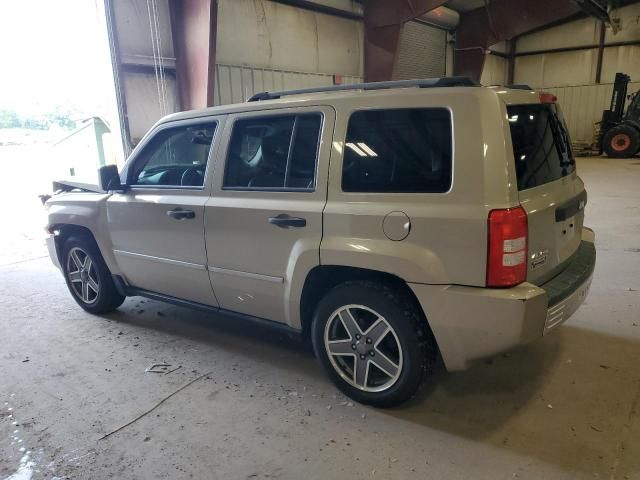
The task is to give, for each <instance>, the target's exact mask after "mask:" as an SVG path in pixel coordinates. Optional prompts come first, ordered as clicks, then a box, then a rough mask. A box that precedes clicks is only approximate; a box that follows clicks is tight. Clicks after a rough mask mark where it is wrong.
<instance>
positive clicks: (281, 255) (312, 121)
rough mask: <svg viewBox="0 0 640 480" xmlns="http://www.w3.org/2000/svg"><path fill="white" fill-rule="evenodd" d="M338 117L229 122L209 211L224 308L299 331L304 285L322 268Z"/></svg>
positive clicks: (212, 264)
mask: <svg viewBox="0 0 640 480" xmlns="http://www.w3.org/2000/svg"><path fill="white" fill-rule="evenodd" d="M334 119H335V114H334V111H333V109H332V108H330V107H308V108H301V109H278V110H269V111H263V112H251V113H242V114H237V115H232V116H230V117H229V121H228V123H227V128H226V129H225V132H224V139H223V143H224V145H226V148H225V147H224V146H223V149H222V152H225V154H224V158H219V161H218V162H217V163H216V174H215V175H214V178H215V183H214V188H213V194H212V197H211V198H210V199H209V201H208V202H207V204H206V206H205V230H206V234H205V236H206V247H207V257H208V267H209V275H210V277H211V281H212V284H213V286H214V289H215V291H216V297H217V298H218V301H219V302H220V306H221V307H222V308H224V309H227V310H232V311H236V312H240V313H244V314H248V315H253V316H256V317H261V318H265V319H269V320H273V321H277V322H283V323H287V324H289V325H292V326H294V327H299V319H298V313H297V312H299V296H300V292H301V290H302V285H303V283H304V280H305V277H306V274H307V272H308V271H309V270H310V269H312V268H313V267H314V266H316V265H318V264H319V249H320V240H321V237H322V211H323V208H324V205H325V202H326V192H327V184H326V182H327V174H328V167H329V155H330V150H331V136H332V132H333V125H334ZM292 312H293V313H292Z"/></svg>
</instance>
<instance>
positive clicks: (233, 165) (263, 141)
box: [223, 113, 322, 191]
mask: <svg viewBox="0 0 640 480" xmlns="http://www.w3.org/2000/svg"><path fill="white" fill-rule="evenodd" d="M321 126H322V115H321V114H319V113H308V114H307V113H305V114H299V115H277V116H261V117H256V118H247V119H241V120H238V121H236V122H235V124H234V125H233V133H232V135H231V143H230V145H229V151H228V153H227V164H226V170H225V175H224V184H223V186H224V188H226V189H237V190H269V189H274V190H283V189H284V190H308V191H310V190H313V189H314V186H315V172H316V161H317V156H318V145H319V139H320V130H321Z"/></svg>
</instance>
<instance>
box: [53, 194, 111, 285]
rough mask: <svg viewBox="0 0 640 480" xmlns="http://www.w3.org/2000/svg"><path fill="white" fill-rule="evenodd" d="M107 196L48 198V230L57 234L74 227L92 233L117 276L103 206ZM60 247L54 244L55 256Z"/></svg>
mask: <svg viewBox="0 0 640 480" xmlns="http://www.w3.org/2000/svg"><path fill="white" fill-rule="evenodd" d="M109 197H110V194H105V193H89V192H71V193H65V194H60V195H56V196H54V197H51V198H50V199H49V200H47V202H46V203H45V208H46V209H47V215H48V222H47V230H49V231H50V232H54V231H59V230H60V229H62V228H63V227H64V226H69V225H73V226H77V227H81V228H85V229H87V230H89V231H90V232H91V234H92V235H93V238H94V239H95V241H96V243H97V244H98V248H99V249H100V253H101V254H102V257H103V258H104V261H105V263H106V264H107V266H108V267H109V270H110V271H111V273H112V274H116V275H117V274H120V273H121V272H120V269H119V268H118V263H117V262H116V259H115V256H114V254H113V245H112V243H111V235H110V234H109V229H108V228H107V218H106V208H105V202H106V201H107V199H108V198H109ZM60 248H61V245H58V244H57V242H56V249H57V250H58V251H57V254H58V256H60V254H61V252H60Z"/></svg>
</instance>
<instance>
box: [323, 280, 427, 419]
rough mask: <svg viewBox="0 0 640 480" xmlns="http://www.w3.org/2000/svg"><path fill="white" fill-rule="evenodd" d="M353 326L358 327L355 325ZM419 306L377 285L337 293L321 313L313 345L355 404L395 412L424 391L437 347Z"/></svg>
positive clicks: (332, 292) (354, 285)
mask: <svg viewBox="0 0 640 480" xmlns="http://www.w3.org/2000/svg"><path fill="white" fill-rule="evenodd" d="M352 320H353V321H352ZM424 322H425V319H424V317H423V315H422V312H421V311H420V310H419V308H418V307H417V305H416V304H415V301H414V300H413V299H412V298H411V297H409V295H407V294H405V293H403V292H402V291H400V290H397V289H392V288H389V287H387V286H384V285H381V284H377V283H373V282H346V283H343V284H341V285H338V286H337V287H334V288H333V289H332V290H330V291H329V293H327V294H326V295H325V297H324V298H323V299H322V300H321V301H320V303H319V304H318V307H317V308H316V311H315V315H314V318H313V324H312V332H311V334H312V341H313V348H314V350H315V353H316V357H317V358H318V359H319V361H320V363H321V364H322V366H323V367H324V369H325V370H326V372H327V374H328V375H329V378H330V379H331V380H332V381H333V383H334V384H335V385H336V386H337V387H338V388H339V389H340V390H341V391H342V392H344V393H345V394H346V395H348V396H349V397H351V398H353V399H354V400H356V401H358V402H360V403H363V404H368V405H374V406H377V407H393V406H396V405H399V404H401V403H403V402H405V401H407V400H409V399H410V398H411V397H412V396H413V395H414V394H415V393H416V391H417V390H418V387H419V386H420V383H421V381H422V379H423V376H424V373H425V371H426V370H427V367H428V366H429V363H430V362H429V359H430V358H433V357H434V356H435V355H429V353H431V354H434V353H435V351H436V346H435V342H434V341H433V340H432V337H431V334H430V332H429V331H428V329H427V327H426V325H425V323H424Z"/></svg>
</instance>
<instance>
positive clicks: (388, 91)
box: [159, 79, 539, 123]
mask: <svg viewBox="0 0 640 480" xmlns="http://www.w3.org/2000/svg"><path fill="white" fill-rule="evenodd" d="M437 80H440V79H421V80H406V81H405V80H402V81H397V82H378V83H364V84H353V85H339V86H337V87H339V88H331V87H318V88H313V89H304V90H289V91H282V92H272V93H268V92H264V93H260V94H256V95H254V96H253V97H252V98H254V97H256V98H254V99H253V100H249V101H247V102H243V103H234V104H228V105H220V106H216V107H208V108H204V109H199V110H188V111H184V112H178V113H174V114H171V115H168V116H166V117H164V118H163V119H162V120H160V122H159V123H165V122H168V121H175V120H187V119H191V118H198V117H203V116H209V115H222V114H231V113H241V112H246V111H259V110H268V109H273V108H278V107H299V106H309V105H318V104H319V103H321V102H323V101H326V102H334V101H339V100H348V99H354V98H363V97H369V96H370V97H371V98H380V97H388V96H393V95H404V94H406V93H409V92H412V93H415V91H416V90H418V89H424V93H427V92H434V93H435V92H441V91H456V92H457V91H458V89H473V90H477V89H487V90H492V91H493V92H494V93H495V94H497V95H499V96H500V97H501V99H502V100H503V101H504V102H505V103H507V104H512V103H535V102H537V101H539V100H538V96H537V92H534V91H533V90H524V89H522V88H521V87H520V86H517V87H516V88H509V87H505V86H491V87H486V86H482V85H478V84H474V83H473V82H470V81H469V82H470V83H465V84H460V85H451V84H450V83H441V84H439V85H438V84H437V82H436V81H437ZM425 82H428V83H425ZM376 85H377V86H376ZM443 85H444V86H443ZM532 93H533V94H535V97H533V96H532Z"/></svg>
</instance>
